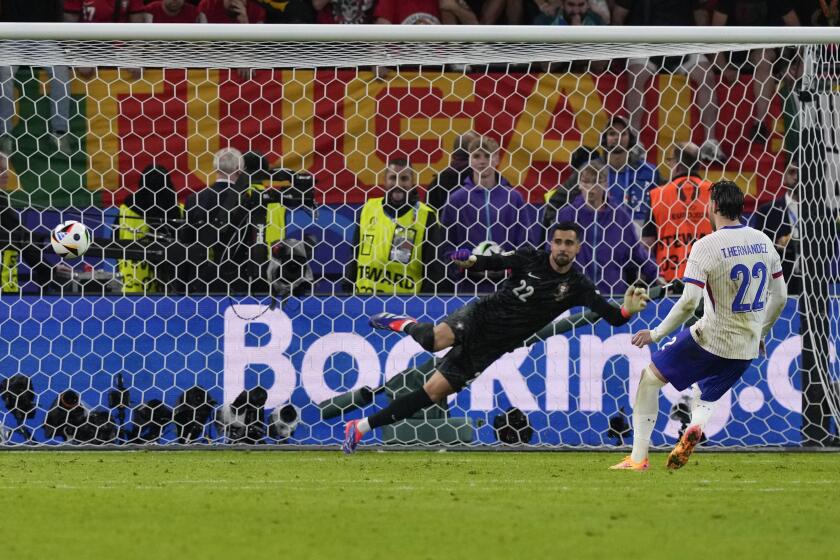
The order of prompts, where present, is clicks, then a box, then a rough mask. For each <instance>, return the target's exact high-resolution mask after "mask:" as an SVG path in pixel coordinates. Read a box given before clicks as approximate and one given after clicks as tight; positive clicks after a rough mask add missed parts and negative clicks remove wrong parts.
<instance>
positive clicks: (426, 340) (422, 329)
mask: <svg viewBox="0 0 840 560" xmlns="http://www.w3.org/2000/svg"><path fill="white" fill-rule="evenodd" d="M404 330H405V332H406V333H408V334H409V335H410V336H411V338H413V339H414V340H416V341H417V343H418V344H419V345H420V346H422V347H423V350H426V351H427V352H434V351H435V326H434V325H433V324H432V323H412V324H410V325H406V327H405V329H404Z"/></svg>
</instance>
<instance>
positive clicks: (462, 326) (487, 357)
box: [437, 305, 509, 392]
mask: <svg viewBox="0 0 840 560" xmlns="http://www.w3.org/2000/svg"><path fill="white" fill-rule="evenodd" d="M443 322H444V323H446V324H447V325H449V328H451V329H452V332H453V333H455V343H454V344H453V345H452V348H451V349H450V350H449V352H447V354H446V355H445V356H444V357H443V358H441V359H440V361H439V362H438V364H437V370H438V371H440V372H441V373H442V374H443V377H444V378H445V379H446V380H447V381H449V384H450V385H452V388H453V389H455V391H456V392H457V391H460V390H461V389H463V388H464V387H466V386H467V385H469V384H470V383H471V382H472V380H473V379H475V378H476V377H478V376H479V375H480V374H481V372H483V371H484V370H485V369H487V368H488V367H490V365H491V364H492V363H493V362H495V361H496V360H498V359H499V358H501V357H502V356H503V355H504V354H506V353H507V352H508V350H509V349H508V348H507V347H506V345H504V344H500V343H499V341H493V340H487V339H486V337H484V336H482V333H481V330H482V329H480V328H479V323H478V317H476V314H475V313H474V307H473V306H472V305H466V306H464V307H462V308H461V309H458V310H456V311H454V312H452V313H450V314H449V315H447V316H446V317H445V318H444V319H443Z"/></svg>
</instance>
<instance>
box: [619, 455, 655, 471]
mask: <svg viewBox="0 0 840 560" xmlns="http://www.w3.org/2000/svg"><path fill="white" fill-rule="evenodd" d="M610 470H614V471H646V470H648V460H647V459H645V460H644V461H640V462H638V463H637V462H635V461H633V459H632V458H631V457H630V455H628V456H627V457H625V458H624V459H622V460H621V462H620V463H618V464H617V465H613V466H611V467H610Z"/></svg>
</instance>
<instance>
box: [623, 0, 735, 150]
mask: <svg viewBox="0 0 840 560" xmlns="http://www.w3.org/2000/svg"><path fill="white" fill-rule="evenodd" d="M699 13H700V12H699V11H698V12H696V13H695V11H694V4H693V1H692V0H616V3H615V8H614V9H613V14H612V22H613V25H662V26H669V27H672V26H693V25H696V22H697V17H698V14H699ZM658 72H668V73H682V74H686V75H687V76H688V79H689V81H690V82H691V83H692V84H693V85H694V88H695V90H694V103H695V105H697V107H698V108H699V110H700V123H701V125H702V126H703V138H704V141H703V146H702V148H701V157H702V158H703V160H704V161H708V162H712V161H719V162H723V161H724V160H725V159H726V154H724V152H723V150H722V149H721V147H720V143H719V142H718V140H717V132H716V131H715V126H716V124H717V122H718V103H717V99H716V97H715V86H716V80H715V77H714V73H713V72H712V71H711V64H710V63H709V60H708V59H707V58H706V57H705V56H704V55H702V54H690V55H684V56H665V57H661V56H660V57H653V58H649V59H648V58H631V59H630V60H629V61H628V62H627V75H628V79H627V94H626V95H625V96H624V107H625V110H626V111H627V113H628V114H629V115H630V126H631V127H632V128H633V129H634V130H637V131H641V130H643V129H644V127H645V123H644V122H643V120H644V117H645V105H644V98H645V96H644V91H645V87H646V86H647V83H648V82H649V81H650V80H652V79H653V76H654V75H655V74H656V73H658Z"/></svg>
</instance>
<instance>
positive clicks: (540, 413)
mask: <svg viewBox="0 0 840 560" xmlns="http://www.w3.org/2000/svg"><path fill="white" fill-rule="evenodd" d="M465 301H467V300H465V299H462V298H434V297H428V298H427V297H414V298H404V299H402V298H373V297H371V298H358V297H314V296H313V297H306V298H290V299H288V300H287V301H286V302H285V305H284V306H283V307H282V308H281V307H280V306H278V307H277V308H275V309H273V310H272V309H268V308H267V307H266V306H265V305H263V303H264V302H258V301H256V300H253V299H242V298H240V299H237V298H227V297H202V298H192V297H174V298H173V297H150V298H123V297H96V298H93V297H76V298H59V297H54V298H53V297H44V298H35V297H26V296H24V297H6V296H4V297H3V298H2V299H0V353H2V354H0V355H2V356H3V359H2V362H0V377H1V378H8V377H10V376H12V375H15V374H23V375H25V376H28V377H30V378H31V380H32V384H33V390H34V391H35V393H36V395H37V399H38V411H37V413H36V415H35V417H34V418H32V419H30V420H28V421H27V423H26V425H27V426H29V427H30V428H31V429H32V430H33V431H34V434H35V439H36V440H37V441H44V439H45V436H44V433H43V430H42V429H41V426H42V424H43V422H44V417H45V414H46V411H47V410H48V409H49V408H50V407H51V405H52V404H53V402H54V401H55V400H56V398H57V396H58V394H59V393H61V392H62V391H64V390H66V389H68V388H69V389H74V390H76V391H78V392H79V393H80V395H81V399H82V401H83V403H85V405H86V406H87V407H89V408H91V409H107V407H108V404H109V401H108V392H109V391H110V390H111V389H112V388H113V387H114V384H115V376H116V375H117V374H119V373H121V374H123V379H124V381H125V384H126V386H127V387H128V388H129V391H130V397H131V403H132V405H137V404H139V403H141V402H148V401H149V400H151V399H161V400H163V401H164V402H166V403H167V404H168V405H169V406H174V405H175V403H176V402H177V400H178V398H179V397H180V396H181V395H182V393H183V392H184V391H185V390H186V389H188V388H190V387H193V386H195V385H198V386H201V387H204V388H206V389H207V390H208V391H209V393H210V395H211V396H212V398H213V399H214V400H215V401H216V402H218V403H230V402H231V401H233V399H234V398H236V396H237V395H238V394H239V393H240V392H241V391H242V390H243V389H249V388H253V387H255V386H257V385H260V386H262V387H264V388H265V389H266V390H267V391H268V403H267V408H269V409H271V408H274V407H277V406H278V405H282V404H284V403H287V402H291V403H293V404H294V405H295V406H297V407H298V408H300V409H301V412H302V416H301V420H302V421H301V424H300V425H299V426H298V427H297V429H296V430H295V432H294V434H293V437H292V438H291V440H290V442H293V443H305V444H334V443H337V442H339V438H340V435H341V433H342V427H343V423H342V419H341V418H334V419H331V420H322V419H321V417H320V411H319V410H318V409H317V407H316V406H315V403H318V402H320V401H323V400H325V399H328V398H330V397H333V396H335V395H338V394H340V393H342V392H345V391H348V390H351V389H354V388H358V387H361V386H365V385H367V386H378V385H380V384H382V383H383V382H384V381H385V380H387V379H389V378H391V377H392V376H393V375H395V374H397V373H399V372H400V371H402V370H404V369H405V368H407V367H409V366H412V365H414V364H419V363H422V362H423V361H425V360H426V359H428V358H429V357H430V356H429V354H427V353H424V352H423V351H422V349H421V348H420V347H419V345H417V343H415V342H414V341H413V340H412V339H411V338H409V337H402V336H399V335H397V334H390V333H384V334H383V333H381V332H380V331H373V330H372V329H371V328H370V327H369V326H368V324H367V317H368V316H369V315H370V314H373V313H376V312H379V311H382V310H384V309H387V310H389V311H392V312H399V313H409V314H412V315H414V316H417V317H419V318H421V320H427V321H436V320H439V319H440V318H441V317H443V316H444V315H445V314H446V313H447V312H450V311H452V310H454V309H456V308H457V307H460V306H461V305H463V303H464V302H465ZM672 304H673V302H672V301H667V300H666V301H661V302H652V303H651V305H650V306H649V307H648V309H647V310H646V311H645V312H644V313H642V314H641V315H640V316H638V317H636V318H634V319H633V321H631V322H630V323H629V324H628V325H626V326H624V327H621V328H613V327H610V326H609V325H608V324H606V323H603V322H599V323H597V324H595V325H594V326H586V327H583V328H576V329H574V331H573V332H568V333H565V334H563V335H557V336H553V337H551V338H549V339H548V340H546V341H544V342H540V343H538V344H535V345H534V346H532V347H530V348H520V349H518V350H516V351H514V352H512V353H509V354H506V355H505V356H504V357H503V358H501V359H500V360H499V361H497V362H496V363H495V364H494V365H493V366H491V367H490V368H488V370H487V371H485V372H484V374H483V375H481V376H480V377H479V378H478V379H477V380H476V381H475V382H474V383H473V384H472V385H471V386H470V387H469V388H468V389H467V390H465V391H463V392H462V393H461V394H459V395H457V396H456V397H453V399H452V400H451V401H450V415H451V416H467V417H469V418H470V419H471V420H472V421H473V423H474V425H475V430H476V431H475V440H476V441H477V442H481V443H494V442H495V441H496V436H495V433H494V430H493V428H492V422H493V418H494V417H495V416H496V415H498V414H500V413H501V412H502V411H503V410H506V409H507V408H508V407H510V406H516V407H518V408H520V409H521V410H522V411H524V412H525V413H526V414H527V415H528V417H529V420H530V422H531V425H532V426H533V428H534V430H535V434H534V437H533V440H532V443H536V444H547V445H570V446H578V445H604V444H610V443H612V442H613V440H611V439H610V438H608V436H607V432H608V428H609V418H610V417H611V416H614V415H615V414H617V413H619V411H623V412H624V413H625V414H627V415H628V416H629V414H630V412H631V410H632V407H631V402H632V395H634V394H635V390H636V385H637V383H638V379H639V375H640V372H641V370H642V368H643V367H644V366H645V365H647V364H648V363H649V360H650V353H651V349H648V348H644V349H639V348H635V347H634V346H632V345H631V343H630V337H631V333H632V332H633V331H634V330H637V329H641V328H645V327H648V326H650V325H653V324H656V323H657V321H658V320H659V319H661V318H662V317H664V316H665V314H666V313H667V311H668V309H670V307H671V305H672ZM833 311H834V312H835V315H834V316H836V311H837V310H836V309H834V310H833ZM798 333H799V320H798V314H797V312H796V303H795V301H794V300H791V301H789V302H788V304H787V306H786V308H785V310H784V313H783V315H782V317H781V319H780V320H779V322H778V323H777V324H776V327H775V328H774V331H773V335H772V337H771V339H770V340H769V341H768V356H767V358H760V359H757V360H755V362H754V364H753V366H752V367H750V369H749V370H748V371H747V373H746V374H745V375H744V377H743V379H742V380H741V381H739V382H738V383H737V384H736V385H735V387H733V389H732V390H731V391H729V392H728V393H727V394H726V395H724V397H723V398H722V399H721V401H720V403H719V405H718V408H717V411H716V413H715V416H714V418H713V419H712V421H711V422H710V423H709V425H708V426H707V430H706V431H707V435H708V437H709V439H710V441H711V442H712V443H714V444H717V445H726V446H731V445H798V444H799V443H800V434H799V427H800V420H801V417H800V411H801V395H800V390H799V375H798V360H799V355H800V351H801V343H800V337H799V334H798ZM680 398H681V395H680V394H678V393H677V392H676V391H674V390H672V389H670V388H666V389H665V390H664V391H663V395H662V399H661V402H660V410H661V411H662V412H663V413H662V414H661V415H660V418H659V422H658V424H657V430H656V432H655V434H654V441H653V443H654V444H664V443H667V442H673V440H674V438H675V437H676V435H677V430H678V429H679V424H678V423H677V422H675V421H673V420H669V419H668V417H667V412H668V410H669V409H670V406H671V405H672V403H675V402H678V401H679V400H680ZM378 399H382V400H377V403H376V404H377V405H380V406H381V405H382V404H383V403H384V402H386V401H385V397H384V396H382V397H378ZM2 407H3V405H2V404H0V411H2V412H3V413H4V414H5V409H4V408H2ZM370 410H373V407H369V408H368V409H365V410H363V411H362V412H359V411H356V412H354V413H351V414H349V415H348V418H357V417H359V415H360V414H362V413H367V412H369V411H370ZM2 418H3V420H2V421H3V424H4V425H5V426H6V427H7V428H13V427H15V426H16V423H15V421H14V419H12V417H11V415H9V414H5V416H4V417H2ZM129 421H130V417H129ZM208 433H209V434H210V436H211V437H214V432H213V431H212V430H208ZM173 437H174V431H173V430H171V429H170V430H167V432H165V439H167V440H171V439H172V438H173ZM21 438H22V436H21V435H20V434H19V433H16V434H15V435H14V436H13V438H12V441H13V442H20V441H22V439H21Z"/></svg>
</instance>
